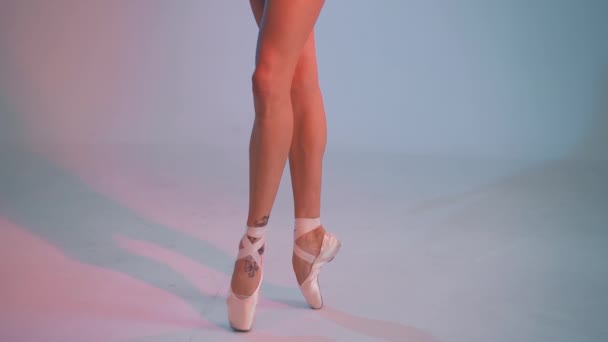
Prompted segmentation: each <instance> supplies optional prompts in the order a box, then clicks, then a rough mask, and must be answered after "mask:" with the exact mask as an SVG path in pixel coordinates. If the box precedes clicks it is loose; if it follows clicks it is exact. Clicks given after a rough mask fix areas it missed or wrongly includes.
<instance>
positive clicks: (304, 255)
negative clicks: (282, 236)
mask: <svg viewBox="0 0 608 342" xmlns="http://www.w3.org/2000/svg"><path fill="white" fill-rule="evenodd" d="M316 228H317V227H313V228H312V229H311V228H308V229H305V230H302V231H297V232H296V234H295V236H294V244H293V252H294V254H295V255H296V256H298V257H299V258H301V259H302V260H304V261H306V262H308V263H309V264H311V265H312V267H311V269H310V273H309V274H308V276H307V277H306V279H305V280H304V281H303V282H302V284H301V285H300V291H302V294H303V295H304V298H305V299H306V302H308V305H310V307H311V308H313V309H315V310H318V309H320V308H322V307H323V297H322V296H321V289H320V287H319V272H320V271H321V268H322V267H323V266H325V265H326V264H327V263H329V262H330V261H332V260H333V259H334V257H335V256H336V254H338V251H340V247H341V245H342V244H341V243H340V241H339V240H338V239H337V238H336V237H335V236H334V235H332V234H330V233H327V232H325V236H323V244H322V245H321V251H320V252H319V255H316V256H315V255H312V254H310V253H308V252H306V251H304V250H303V249H302V248H301V247H300V246H298V245H297V244H296V242H295V241H296V240H297V239H298V238H299V237H300V236H302V235H304V234H306V233H308V232H309V231H311V230H313V229H316Z"/></svg>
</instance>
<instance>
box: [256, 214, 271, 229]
mask: <svg viewBox="0 0 608 342" xmlns="http://www.w3.org/2000/svg"><path fill="white" fill-rule="evenodd" d="M269 218H270V216H269V215H266V216H264V217H262V218H261V219H259V220H256V221H255V222H254V224H253V225H254V227H257V228H261V227H266V225H267V224H268V219H269Z"/></svg>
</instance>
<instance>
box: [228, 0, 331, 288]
mask: <svg viewBox="0 0 608 342" xmlns="http://www.w3.org/2000/svg"><path fill="white" fill-rule="evenodd" d="M252 1H255V0H252ZM323 3H324V0H289V1H283V0H266V3H265V6H264V15H263V18H262V22H261V25H260V32H259V36H258V44H257V51H256V67H255V71H254V73H253V77H252V88H253V98H254V108H255V120H254V125H253V131H252V133H251V141H250V148H249V159H250V162H249V168H250V169H249V184H250V186H249V214H248V218H247V226H249V227H265V226H266V225H267V224H268V220H269V218H270V213H271V210H272V207H273V204H274V201H275V198H276V194H277V191H278V188H279V183H280V180H281V177H282V174H283V171H284V169H285V164H286V162H287V157H288V154H289V150H290V146H291V138H292V131H293V112H292V106H291V97H290V89H291V81H292V78H293V75H294V71H295V68H296V65H297V62H298V57H299V55H300V53H301V51H302V49H303V47H304V45H305V43H306V40H307V39H308V37H309V35H310V33H311V32H312V30H313V27H314V24H315V22H316V20H317V17H318V15H319V13H320V11H321V8H322V6H323ZM253 5H254V4H253V3H252V7H253ZM249 240H251V241H252V242H254V241H256V238H254V237H250V238H249ZM242 247H243V243H242V242H241V244H240V246H239V248H242ZM261 253H262V250H260V254H261ZM260 266H261V265H256V262H255V261H254V260H253V258H251V257H247V258H242V259H239V260H237V261H236V262H235V267H234V272H233V276H232V282H231V286H232V291H233V293H235V294H237V295H240V296H248V295H251V294H252V293H253V292H254V291H255V289H256V288H257V285H258V283H259V281H260V272H258V270H257V268H258V267H260Z"/></svg>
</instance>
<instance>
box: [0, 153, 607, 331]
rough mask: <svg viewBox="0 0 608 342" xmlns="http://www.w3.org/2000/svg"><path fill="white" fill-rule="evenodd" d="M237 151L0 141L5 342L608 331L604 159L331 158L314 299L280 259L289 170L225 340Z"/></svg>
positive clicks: (235, 233)
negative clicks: (248, 312)
mask: <svg viewBox="0 0 608 342" xmlns="http://www.w3.org/2000/svg"><path fill="white" fill-rule="evenodd" d="M34 151H36V152H34ZM245 152H246V149H243V150H242V151H239V152H237V153H234V152H231V153H228V152H226V151H222V150H221V149H220V148H217V147H205V146H194V145H171V146H170V145H165V146H159V145H120V144H113V145H57V146H55V145H47V146H43V147H38V148H37V149H34V148H30V147H24V146H16V145H8V144H6V145H3V147H2V149H0V229H1V238H0V274H1V279H2V282H1V283H0V341H6V342H34V341H41V342H60V341H61V342H89V341H91V342H93V341H100V342H101V341H103V342H106V341H130V342H161V341H176V342H178V341H183V342H188V341H190V342H202V341H205V342H207V341H383V340H388V341H446V342H490V341H492V342H502V341H504V342H518V341H522V342H523V341H530V342H541V341H551V342H557V341H564V342H566V341H567V342H572V341H578V342H584V341H585V342H586V341H589V342H600V341H607V340H608V324H607V323H608V295H606V290H607V289H608V247H607V246H608V163H606V162H597V161H595V162H593V161H580V160H578V161H577V160H552V161H540V160H537V161H531V160H527V161H522V160H502V159H489V158H465V157H462V158H457V157H449V158H448V157H431V156H411V155H397V154H389V153H371V152H361V153H358V154H357V153H353V152H352V151H351V152H339V151H334V150H328V153H327V155H326V162H325V172H326V174H325V180H324V194H323V212H322V220H323V223H324V225H325V227H326V228H327V229H328V230H330V231H332V232H333V233H335V234H336V235H337V236H338V237H339V238H340V239H341V240H342V244H343V247H342V250H341V252H340V254H339V255H338V256H337V257H336V259H335V260H334V261H333V262H332V263H330V264H329V265H328V266H327V267H325V268H324V270H323V272H322V273H321V277H320V281H321V286H322V289H323V294H324V299H325V303H326V305H325V307H324V308H323V309H322V310H319V311H314V310H311V309H308V308H307V307H306V305H305V302H304V300H303V298H302V296H301V294H300V292H299V289H298V287H297V283H296V281H295V277H294V275H293V273H292V270H291V253H292V252H291V251H292V224H293V215H292V203H293V201H292V198H291V191H290V190H291V188H290V183H289V178H288V177H287V176H288V172H286V173H285V178H284V181H283V183H282V185H281V189H280V192H279V195H278V198H277V204H276V206H275V208H274V210H273V213H272V215H271V219H270V224H269V227H270V230H269V232H268V235H267V247H266V259H265V260H266V264H265V271H264V272H265V273H264V277H265V279H264V283H263V286H262V299H261V302H260V303H259V305H258V311H257V320H256V323H255V327H254V330H253V331H252V332H250V333H246V334H244V333H234V332H232V331H231V330H230V329H229V326H228V323H227V319H226V315H227V314H226V306H225V296H226V293H227V291H228V286H229V280H230V275H231V272H232V265H233V262H234V258H235V256H236V252H237V247H238V240H239V238H240V237H241V235H242V234H243V232H244V220H245V215H246V209H247V168H246V158H247V156H246V154H245Z"/></svg>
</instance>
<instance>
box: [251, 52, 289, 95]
mask: <svg viewBox="0 0 608 342" xmlns="http://www.w3.org/2000/svg"><path fill="white" fill-rule="evenodd" d="M265 57H266V56H265ZM289 84H290V80H289V75H288V74H287V73H286V72H285V67H284V66H283V65H282V64H281V61H280V60H277V59H276V58H274V59H273V58H268V57H266V58H261V59H260V61H259V62H258V63H257V66H256V68H255V70H254V72H253V75H252V76H251V85H252V90H253V95H254V96H255V97H256V98H258V100H262V101H268V100H272V99H275V98H277V97H281V96H289Z"/></svg>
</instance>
